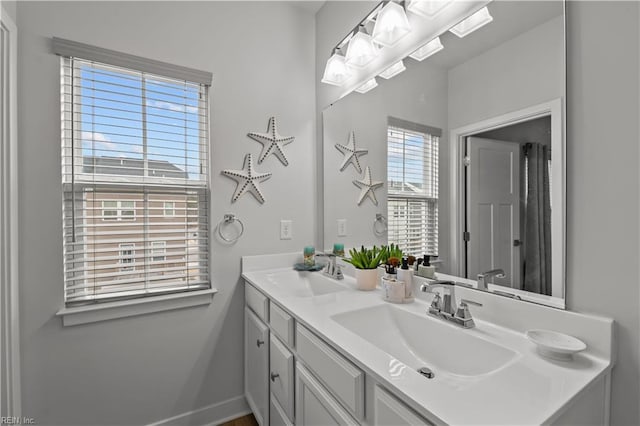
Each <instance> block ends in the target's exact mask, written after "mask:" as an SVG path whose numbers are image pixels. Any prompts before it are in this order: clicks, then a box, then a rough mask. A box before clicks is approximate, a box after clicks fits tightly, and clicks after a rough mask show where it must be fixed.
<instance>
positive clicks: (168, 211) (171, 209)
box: [164, 201, 176, 217]
mask: <svg viewBox="0 0 640 426" xmlns="http://www.w3.org/2000/svg"><path fill="white" fill-rule="evenodd" d="M175 207H176V203H174V202H173V201H165V202H164V216H165V217H173V216H175V215H176V211H175Z"/></svg>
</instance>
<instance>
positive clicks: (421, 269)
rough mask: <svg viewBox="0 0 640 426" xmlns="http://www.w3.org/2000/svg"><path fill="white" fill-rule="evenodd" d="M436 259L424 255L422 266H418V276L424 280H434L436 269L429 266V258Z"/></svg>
mask: <svg viewBox="0 0 640 426" xmlns="http://www.w3.org/2000/svg"><path fill="white" fill-rule="evenodd" d="M432 257H437V256H432V255H429V254H425V255H424V260H423V261H422V265H420V266H418V275H419V276H421V277H424V278H430V279H435V277H436V268H435V266H431V258H432Z"/></svg>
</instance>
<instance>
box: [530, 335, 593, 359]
mask: <svg viewBox="0 0 640 426" xmlns="http://www.w3.org/2000/svg"><path fill="white" fill-rule="evenodd" d="M526 335H527V338H528V339H529V340H530V341H532V342H533V343H535V344H536V348H537V350H538V353H539V354H540V355H542V356H543V357H546V358H551V359H555V360H559V361H571V360H572V359H573V355H574V354H576V353H578V352H581V351H583V350H585V349H587V345H586V343H584V342H583V341H582V340H580V339H577V338H575V337H573V336H569V335H567V334H562V333H558V332H556V331H551V330H529V331H527V333H526Z"/></svg>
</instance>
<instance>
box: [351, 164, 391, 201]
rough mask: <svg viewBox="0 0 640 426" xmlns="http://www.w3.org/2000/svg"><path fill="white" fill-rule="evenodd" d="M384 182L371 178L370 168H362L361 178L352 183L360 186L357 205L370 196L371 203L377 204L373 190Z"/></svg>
mask: <svg viewBox="0 0 640 426" xmlns="http://www.w3.org/2000/svg"><path fill="white" fill-rule="evenodd" d="M383 183H384V182H382V181H374V180H371V169H370V168H369V166H367V167H366V168H365V169H364V174H363V175H362V179H360V180H354V181H353V184H354V185H355V186H357V187H358V188H360V196H359V197H358V205H360V204H362V202H363V201H364V199H365V198H367V197H368V198H370V199H371V201H372V202H373V204H375V205H376V206H377V205H378V199H377V198H376V193H375V190H376V189H378V188H380V187H381V186H382V185H383Z"/></svg>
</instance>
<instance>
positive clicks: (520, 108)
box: [323, 1, 565, 308]
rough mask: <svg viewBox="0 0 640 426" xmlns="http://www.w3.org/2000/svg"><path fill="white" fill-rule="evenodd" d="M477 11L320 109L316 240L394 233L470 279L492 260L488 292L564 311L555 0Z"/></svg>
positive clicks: (560, 44) (560, 30)
mask: <svg viewBox="0 0 640 426" xmlns="http://www.w3.org/2000/svg"><path fill="white" fill-rule="evenodd" d="M488 8H489V11H490V13H491V15H492V16H493V21H492V22H491V23H489V24H488V25H486V26H484V27H482V28H480V29H478V30H477V31H475V32H473V33H471V34H469V35H467V36H466V37H464V38H458V37H457V36H455V35H453V34H452V33H450V32H446V33H444V34H441V35H440V40H441V41H442V44H443V45H444V49H443V50H442V51H440V52H438V53H436V54H435V55H433V56H431V57H429V58H427V59H425V60H423V61H421V62H418V61H415V60H413V59H410V58H406V59H404V64H405V66H406V70H405V71H404V72H402V73H401V74H399V75H397V76H395V77H393V78H391V79H388V80H385V79H383V78H380V77H378V78H377V80H378V87H376V88H375V89H373V90H371V91H369V92H367V93H365V94H360V93H352V94H350V95H348V96H346V97H344V98H342V99H340V100H339V101H337V102H336V103H334V104H333V105H331V106H329V107H327V108H326V109H325V110H324V111H323V153H324V156H323V180H324V194H323V195H324V220H323V226H324V229H323V236H324V246H325V247H332V244H333V243H343V244H344V245H345V247H353V246H360V245H374V244H377V245H380V244H387V243H392V242H394V243H400V244H401V246H402V247H403V248H404V251H405V253H408V254H412V255H414V256H416V257H422V255H423V254H429V255H437V256H438V257H437V260H436V262H435V263H434V264H435V266H436V269H437V272H438V274H439V276H440V277H447V278H449V277H450V276H451V277H453V279H455V280H457V281H459V282H463V283H467V284H473V285H476V281H477V280H478V274H481V273H483V272H487V271H489V270H493V269H502V270H503V271H504V278H499V276H487V277H486V278H485V279H484V281H486V282H488V283H489V289H490V290H492V291H500V292H502V293H505V294H507V295H511V296H515V297H517V298H520V299H522V300H528V301H533V302H536V303H542V304H546V305H550V306H554V307H559V308H564V307H565V304H564V296H565V290H564V277H565V273H564V260H565V227H564V208H565V177H564V176H565V157H564V155H565V148H564V147H565V142H564V141H565V125H564V109H565V106H564V102H565V12H564V10H565V8H564V2H562V1H545V2H538V1H499V2H491V3H489V5H488ZM352 143H353V144H354V145H352ZM354 147H355V149H356V150H357V151H356V153H355V155H354V154H353V152H352V151H351V150H353V148H354ZM361 150H366V153H365V152H361ZM341 169H342V170H341ZM367 169H368V172H369V173H370V176H371V180H370V181H369V180H368V176H367ZM376 182H378V183H379V182H382V185H378V186H376V185H373V186H372V187H371V189H369V188H370V187H369V186H368V185H367V184H371V183H373V184H375V183H376ZM374 201H377V204H375V202H374ZM376 218H378V219H376ZM490 275H491V274H490Z"/></svg>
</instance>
